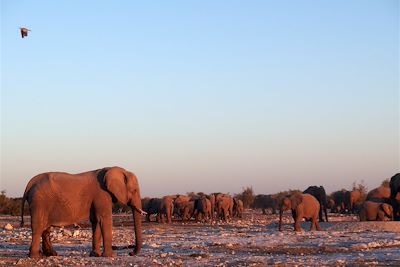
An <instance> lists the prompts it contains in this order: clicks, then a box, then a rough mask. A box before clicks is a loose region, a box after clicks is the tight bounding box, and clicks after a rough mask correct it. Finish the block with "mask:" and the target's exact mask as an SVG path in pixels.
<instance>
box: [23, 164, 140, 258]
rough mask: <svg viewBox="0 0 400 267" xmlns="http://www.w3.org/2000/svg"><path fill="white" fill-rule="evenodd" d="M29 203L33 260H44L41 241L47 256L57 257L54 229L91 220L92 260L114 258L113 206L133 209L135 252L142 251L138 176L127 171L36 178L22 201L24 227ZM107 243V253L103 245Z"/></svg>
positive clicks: (108, 169)
mask: <svg viewBox="0 0 400 267" xmlns="http://www.w3.org/2000/svg"><path fill="white" fill-rule="evenodd" d="M25 200H27V201H28V203H29V210H30V214H31V228H32V243H31V246H30V249H29V256H30V257H33V258H38V257H40V256H41V255H40V238H42V241H43V242H42V249H43V254H44V255H46V256H55V255H57V253H56V251H55V250H54V248H53V246H52V244H51V242H50V229H51V227H52V226H58V227H60V226H66V225H72V224H74V223H77V222H79V221H81V220H85V219H89V220H90V222H91V223H92V231H93V242H92V251H91V253H90V255H91V256H100V255H102V256H105V257H111V256H113V252H112V244H111V243H112V205H113V203H116V202H119V203H121V204H124V205H128V206H130V207H131V209H132V213H133V221H134V228H135V230H134V231H135V236H136V238H135V239H136V241H135V248H134V251H133V252H130V253H129V254H130V255H135V254H137V253H139V251H140V250H141V247H142V226H141V221H142V215H143V214H145V212H144V211H143V210H142V204H141V199H140V188H139V183H138V180H137V178H136V176H135V175H134V174H133V173H132V172H129V171H127V170H125V169H123V168H120V167H111V168H103V169H98V170H94V171H89V172H84V173H80V174H68V173H63V172H48V173H43V174H39V175H37V176H35V177H33V178H32V179H31V180H30V181H29V182H28V184H27V186H26V189H25V193H24V195H23V198H22V209H21V225H23V224H24V221H23V210H24V203H25ZM101 239H103V253H102V254H100V241H101Z"/></svg>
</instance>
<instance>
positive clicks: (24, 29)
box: [19, 28, 31, 38]
mask: <svg viewBox="0 0 400 267" xmlns="http://www.w3.org/2000/svg"><path fill="white" fill-rule="evenodd" d="M19 29H20V30H21V37H22V38H24V37H28V32H30V31H31V30H29V29H28V28H19Z"/></svg>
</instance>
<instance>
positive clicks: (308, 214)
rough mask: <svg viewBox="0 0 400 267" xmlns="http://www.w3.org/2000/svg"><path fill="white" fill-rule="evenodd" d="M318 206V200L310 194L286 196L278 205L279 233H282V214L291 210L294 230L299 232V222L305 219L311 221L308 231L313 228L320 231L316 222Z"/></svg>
mask: <svg viewBox="0 0 400 267" xmlns="http://www.w3.org/2000/svg"><path fill="white" fill-rule="evenodd" d="M319 209H320V204H319V202H318V200H317V199H316V198H315V197H313V196H312V195H310V194H301V193H294V194H291V195H288V196H286V197H285V198H283V200H282V201H281V203H280V210H279V231H282V228H281V226H282V213H283V211H285V210H292V215H293V219H294V230H295V231H297V232H299V231H301V226H300V224H301V221H302V219H303V218H305V219H306V220H307V221H309V220H311V227H310V230H313V228H314V226H315V228H316V229H317V230H318V231H320V230H321V227H320V226H319V222H318V215H319Z"/></svg>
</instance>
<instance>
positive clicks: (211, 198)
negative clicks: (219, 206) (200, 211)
mask: <svg viewBox="0 0 400 267" xmlns="http://www.w3.org/2000/svg"><path fill="white" fill-rule="evenodd" d="M207 198H208V199H209V200H210V204H211V220H214V214H215V195H214V194H211V195H207Z"/></svg>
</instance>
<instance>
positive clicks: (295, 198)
mask: <svg viewBox="0 0 400 267" xmlns="http://www.w3.org/2000/svg"><path fill="white" fill-rule="evenodd" d="M302 201H303V195H302V194H293V195H291V196H290V202H291V205H292V209H296V208H297V206H298V205H300V203H301V202H302Z"/></svg>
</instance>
